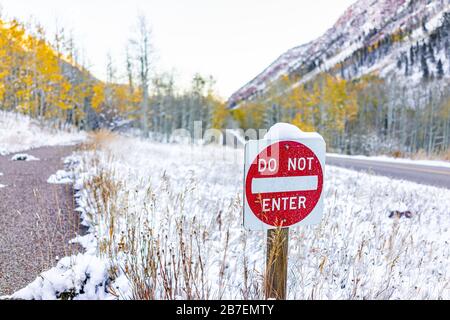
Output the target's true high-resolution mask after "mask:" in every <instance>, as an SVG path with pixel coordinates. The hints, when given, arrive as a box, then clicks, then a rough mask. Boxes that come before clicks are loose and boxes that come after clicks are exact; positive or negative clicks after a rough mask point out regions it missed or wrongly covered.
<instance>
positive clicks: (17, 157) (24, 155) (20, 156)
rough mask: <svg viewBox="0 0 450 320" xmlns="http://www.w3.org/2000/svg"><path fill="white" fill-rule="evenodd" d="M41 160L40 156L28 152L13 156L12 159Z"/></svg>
mask: <svg viewBox="0 0 450 320" xmlns="http://www.w3.org/2000/svg"><path fill="white" fill-rule="evenodd" d="M39 160H40V159H39V158H36V157H34V156H32V155H30V154H26V153H18V154H15V155H14V156H13V157H12V158H11V161H39Z"/></svg>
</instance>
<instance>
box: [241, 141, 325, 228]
mask: <svg viewBox="0 0 450 320" xmlns="http://www.w3.org/2000/svg"><path fill="white" fill-rule="evenodd" d="M322 189H323V171H322V165H321V164H320V161H319V159H318V157H317V156H316V154H314V152H313V151H312V150H311V149H310V148H308V147H307V146H305V145H304V144H302V143H300V142H297V141H279V142H276V143H274V144H272V145H270V146H268V147H267V148H265V149H264V150H263V151H262V152H260V153H259V154H258V156H257V157H256V159H255V160H254V161H253V162H252V164H251V165H250V167H249V169H248V172H247V176H246V180H245V195H246V198H247V202H248V204H249V207H250V209H251V210H252V212H253V214H254V215H255V216H256V217H257V218H258V219H259V220H261V221H262V222H264V223H265V224H268V225H270V226H274V227H289V226H292V225H294V224H297V223H298V222H300V221H302V220H303V219H305V218H306V217H307V216H308V215H309V214H310V213H311V212H312V211H313V210H314V208H315V207H316V205H317V203H318V201H319V199H320V196H321V194H322Z"/></svg>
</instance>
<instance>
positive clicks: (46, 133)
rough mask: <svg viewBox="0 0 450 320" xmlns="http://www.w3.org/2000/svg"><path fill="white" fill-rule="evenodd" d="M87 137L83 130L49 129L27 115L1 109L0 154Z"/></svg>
mask: <svg viewBox="0 0 450 320" xmlns="http://www.w3.org/2000/svg"><path fill="white" fill-rule="evenodd" d="M85 138H86V135H85V133H83V132H76V131H75V130H71V131H68V130H67V131H62V130H57V129H48V128H46V127H44V126H41V125H39V122H38V121H36V120H33V119H31V118H29V117H27V116H24V115H21V114H17V113H11V112H5V111H1V110H0V155H7V154H10V153H16V152H20V151H24V150H29V149H33V148H38V147H44V146H55V145H70V144H75V143H78V142H80V141H83V140H84V139H85Z"/></svg>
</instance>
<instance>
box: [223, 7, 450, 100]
mask: <svg viewBox="0 0 450 320" xmlns="http://www.w3.org/2000/svg"><path fill="white" fill-rule="evenodd" d="M449 15H450V2H449V1H448V0H434V1H430V0H359V1H357V2H356V3H354V4H352V5H351V6H350V7H349V8H347V9H346V10H345V11H344V13H343V14H342V15H341V16H340V18H339V19H338V20H337V21H336V22H335V24H334V25H333V26H332V27H331V28H329V29H328V30H327V31H326V32H325V33H324V34H323V35H322V36H320V37H319V38H317V39H316V40H313V41H311V42H308V43H306V44H303V45H300V46H297V47H294V48H292V49H289V50H288V51H286V52H285V53H283V54H282V55H280V56H279V58H278V59H276V60H275V61H274V62H273V63H272V64H270V65H269V66H268V67H267V68H266V69H264V70H263V71H262V72H261V73H260V74H259V75H257V76H256V77H255V78H253V79H252V80H251V81H250V82H248V83H247V84H246V85H244V86H243V87H241V88H240V89H239V90H238V91H236V92H235V93H234V94H233V95H231V97H230V98H229V101H228V102H229V107H231V108H235V107H238V106H239V104H240V102H242V101H247V100H251V99H253V98H254V97H255V96H259V95H261V94H264V92H265V91H266V89H267V88H268V87H269V86H270V85H271V84H273V83H275V82H276V81H277V80H278V79H279V78H280V77H281V76H282V75H288V76H290V77H291V78H294V77H296V78H297V79H299V80H298V81H297V82H298V83H305V82H308V81H309V80H312V79H314V77H315V76H317V75H318V74H320V73H322V72H329V73H331V74H334V75H340V76H341V77H342V78H346V79H355V78H358V77H361V76H363V75H366V74H371V73H378V74H379V75H380V76H381V77H383V78H387V77H390V76H396V75H397V76H398V75H401V74H403V76H402V77H401V78H405V79H406V78H407V80H408V82H409V85H411V84H417V83H418V82H419V81H420V79H421V75H423V73H424V72H425V71H424V70H422V69H423V68H425V64H427V66H426V68H430V66H431V69H432V70H431V71H430V70H428V76H435V75H436V73H440V69H442V74H439V75H438V76H439V77H442V78H445V79H450V48H449V47H450V46H449V31H448V30H449V24H450V22H449V21H448V20H449ZM423 46H426V48H425V49H423V48H422V47H423ZM413 47H414V48H413ZM423 57H425V62H424V58H423ZM414 59H416V60H420V61H418V62H416V61H415V60H414ZM439 61H440V62H439ZM428 65H430V66H428ZM439 68H440V69H439Z"/></svg>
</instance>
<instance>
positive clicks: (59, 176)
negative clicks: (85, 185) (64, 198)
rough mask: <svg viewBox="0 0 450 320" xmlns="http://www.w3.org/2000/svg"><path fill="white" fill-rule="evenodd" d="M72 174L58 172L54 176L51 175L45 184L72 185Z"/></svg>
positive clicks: (62, 171) (63, 171)
mask: <svg viewBox="0 0 450 320" xmlns="http://www.w3.org/2000/svg"><path fill="white" fill-rule="evenodd" d="M73 179H74V177H73V173H72V172H68V171H65V170H58V171H57V172H56V173H55V174H52V175H51V176H50V177H49V178H48V180H47V183H52V184H69V183H73Z"/></svg>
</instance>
